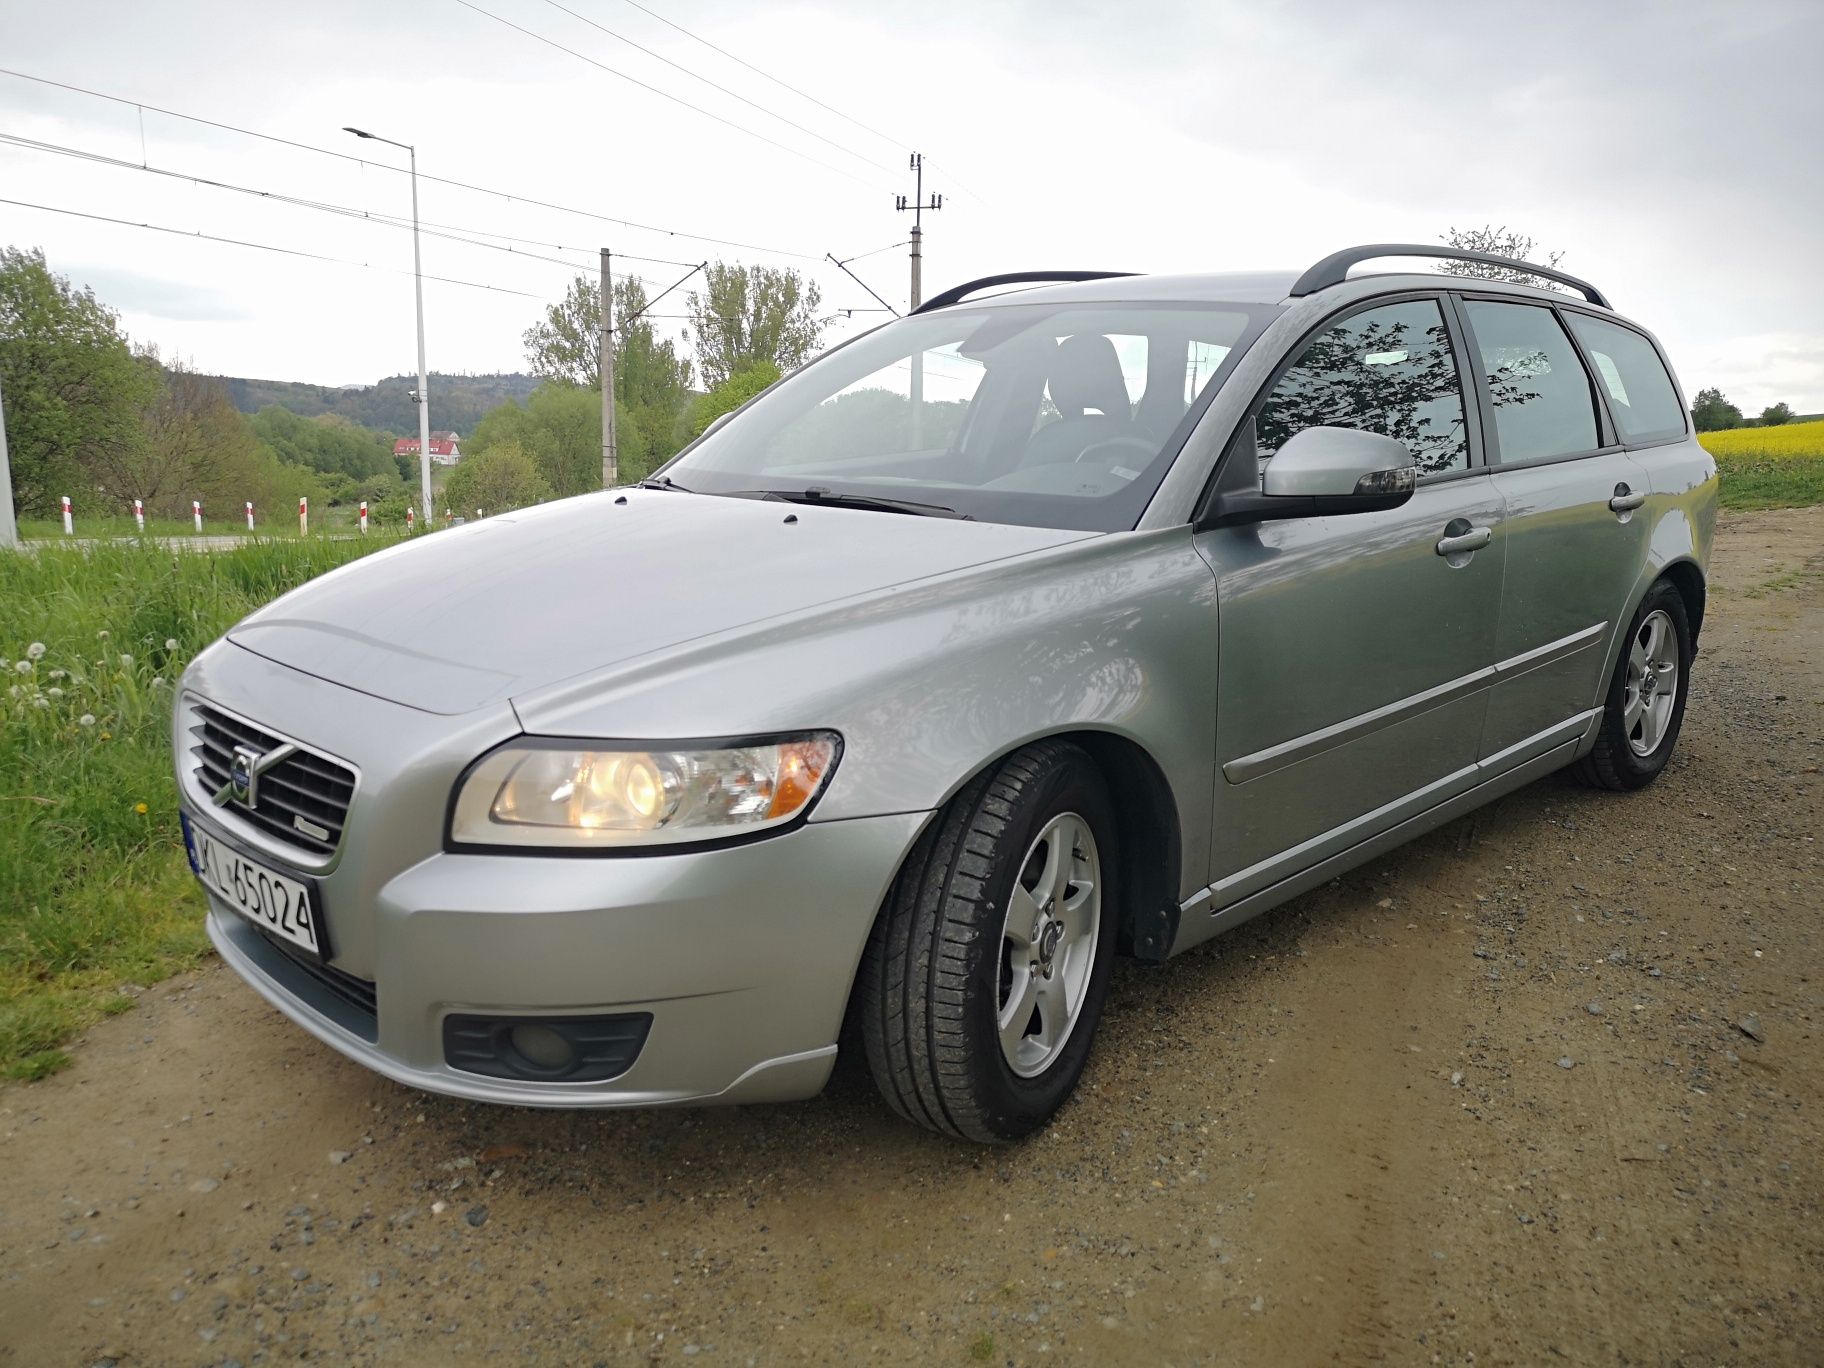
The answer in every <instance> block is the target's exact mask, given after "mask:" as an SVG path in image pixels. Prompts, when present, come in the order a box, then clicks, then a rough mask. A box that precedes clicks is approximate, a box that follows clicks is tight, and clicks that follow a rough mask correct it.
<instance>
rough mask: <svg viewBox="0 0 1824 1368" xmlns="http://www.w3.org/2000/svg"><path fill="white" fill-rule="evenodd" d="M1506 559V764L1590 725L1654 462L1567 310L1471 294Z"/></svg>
mask: <svg viewBox="0 0 1824 1368" xmlns="http://www.w3.org/2000/svg"><path fill="white" fill-rule="evenodd" d="M1457 306H1458V310H1459V314H1460V317H1461V318H1462V321H1463V329H1464V333H1465V335H1466V337H1467V339H1468V344H1469V350H1470V354H1471V356H1472V358H1473V360H1474V363H1475V365H1474V369H1475V373H1476V389H1477V397H1478V402H1479V404H1480V406H1481V408H1482V413H1483V425H1484V431H1485V442H1486V450H1487V455H1488V462H1489V466H1490V468H1491V470H1492V471H1493V472H1494V476H1493V479H1494V486H1495V488H1496V490H1497V491H1499V493H1500V495H1501V498H1502V500H1503V501H1504V503H1505V505H1506V515H1505V516H1506V521H1505V524H1504V525H1505V527H1506V529H1507V568H1506V587H1505V589H1504V591H1503V594H1502V602H1501V615H1500V628H1499V631H1498V633H1497V636H1496V641H1495V662H1496V663H1495V669H1496V677H1495V680H1494V683H1493V685H1492V687H1491V688H1490V690H1489V698H1488V718H1487V724H1486V727H1485V729H1484V733H1483V737H1482V744H1481V747H1480V753H1481V758H1482V759H1484V760H1496V761H1498V762H1499V763H1500V764H1501V765H1502V766H1503V767H1505V765H1506V764H1508V763H1510V762H1514V763H1517V762H1518V761H1521V760H1524V759H1527V758H1529V757H1531V756H1534V755H1538V754H1541V753H1543V752H1544V751H1547V750H1550V749H1552V748H1553V747H1554V746H1557V745H1562V744H1563V743H1564V742H1565V741H1567V740H1570V739H1572V738H1574V737H1576V736H1577V735H1579V734H1580V733H1581V731H1582V730H1583V728H1584V726H1585V725H1587V723H1588V721H1589V711H1590V710H1591V709H1592V708H1595V707H1597V706H1599V705H1600V703H1601V701H1602V695H1603V692H1604V687H1605V685H1606V682H1607V681H1606V680H1605V679H1604V677H1603V676H1604V666H1605V662H1606V660H1607V657H1608V645H1609V641H1610V638H1611V635H1612V633H1613V632H1614V631H1615V630H1616V628H1617V624H1618V623H1619V622H1620V620H1621V619H1622V618H1624V617H1625V616H1626V615H1627V614H1628V613H1629V612H1630V611H1631V608H1632V604H1631V603H1630V602H1629V600H1630V596H1631V595H1632V592H1633V589H1634V585H1635V581H1636V579H1637V577H1638V575H1639V572H1640V567H1641V565H1642V564H1643V563H1644V562H1645V560H1646V552H1647V548H1646V538H1647V534H1648V530H1649V527H1650V520H1649V518H1648V517H1646V516H1644V515H1642V516H1636V514H1637V513H1639V511H1640V509H1641V506H1642V505H1643V504H1644V503H1645V502H1646V495H1647V493H1648V491H1649V483H1648V479H1647V475H1646V472H1645V471H1643V470H1642V469H1641V467H1640V466H1639V465H1638V464H1637V463H1636V462H1635V461H1634V459H1633V458H1632V457H1630V456H1629V455H1628V454H1627V452H1625V451H1623V450H1622V449H1621V447H1620V445H1619V444H1618V443H1617V442H1616V439H1615V434H1614V432H1613V430H1612V427H1611V424H1610V419H1609V416H1608V413H1607V412H1606V410H1605V409H1604V407H1603V405H1602V404H1601V403H1599V402H1598V399H1597V395H1596V390H1595V386H1594V384H1593V383H1592V378H1591V376H1590V374H1589V372H1588V371H1587V370H1586V368H1585V366H1584V363H1583V360H1582V357H1581V356H1580V355H1579V351H1578V348H1577V346H1576V344H1575V342H1574V341H1573V339H1572V337H1571V335H1570V333H1569V332H1568V330H1567V329H1566V327H1565V322H1564V319H1563V317H1562V316H1561V314H1560V313H1559V311H1558V310H1556V309H1555V308H1553V307H1552V306H1550V305H1547V304H1535V303H1530V302H1521V301H1518V300H1515V299H1512V298H1497V297H1477V296H1472V295H1465V296H1462V297H1460V298H1459V299H1458V301H1457Z"/></svg>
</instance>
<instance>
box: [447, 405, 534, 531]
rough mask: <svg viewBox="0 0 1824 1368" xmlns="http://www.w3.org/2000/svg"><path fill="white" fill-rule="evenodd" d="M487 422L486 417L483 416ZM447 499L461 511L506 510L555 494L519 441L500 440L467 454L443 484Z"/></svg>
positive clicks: (494, 511) (449, 504)
mask: <svg viewBox="0 0 1824 1368" xmlns="http://www.w3.org/2000/svg"><path fill="white" fill-rule="evenodd" d="M483 421H484V422H485V421H486V419H483ZM443 497H444V502H445V503H446V504H447V505H448V506H449V507H451V508H453V509H454V510H456V512H458V513H462V514H464V515H467V514H468V513H469V511H470V510H472V509H477V508H479V509H481V510H483V511H484V512H487V513H503V512H505V511H506V510H507V509H509V508H524V507H525V506H526V505H527V504H535V503H541V502H543V501H544V500H546V499H548V498H550V497H551V486H550V485H549V484H547V483H546V481H545V477H544V475H543V473H542V472H541V471H540V470H539V465H538V462H537V461H535V460H534V459H533V458H532V456H531V455H530V454H529V453H528V452H527V451H526V449H525V448H524V447H522V446H521V445H520V444H519V443H518V442H515V441H501V442H496V443H494V444H493V445H492V446H490V447H489V448H488V449H487V450H486V451H483V452H480V453H478V454H475V455H469V456H464V457H463V458H462V461H461V463H460V464H459V465H458V466H457V467H456V469H455V470H453V471H451V472H450V478H449V483H447V484H446V485H444V487H443Z"/></svg>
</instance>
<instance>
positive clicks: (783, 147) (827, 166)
mask: <svg viewBox="0 0 1824 1368" xmlns="http://www.w3.org/2000/svg"><path fill="white" fill-rule="evenodd" d="M456 3H457V4H459V5H461V6H462V7H463V8H464V9H468V10H474V11H475V13H477V14H479V15H482V16H484V17H486V18H488V19H492V20H493V21H494V22H495V23H497V24H505V25H506V26H507V27H508V28H510V29H513V30H514V31H515V32H518V33H523V34H525V35H526V37H528V38H535V39H537V40H538V41H539V42H541V43H543V44H545V45H546V46H547V47H554V48H556V49H557V50H558V51H559V52H567V53H569V54H570V56H572V57H574V58H576V59H577V60H578V61H582V62H587V63H589V65H590V66H592V67H596V68H598V69H599V70H602V71H605V72H607V73H608V74H609V75H610V76H618V77H620V78H621V79H622V80H623V81H628V82H631V83H632V84H634V85H636V86H638V87H639V88H640V89H641V90H645V91H650V92H651V93H652V94H654V95H657V96H658V97H659V98H660V99H664V100H670V101H671V102H672V103H673V104H677V105H682V106H684V108H686V109H688V110H691V111H693V112H695V113H698V114H701V115H702V116H703V117H704V118H706V119H714V120H715V121H716V122H717V123H719V124H721V125H723V126H724V127H726V128H732V129H734V130H735V131H736V132H737V133H741V134H744V135H745V136H747V137H750V138H757V139H759V140H760V141H761V142H763V143H766V144H767V145H768V146H771V147H776V148H778V149H779V150H780V151H781V152H789V153H790V154H791V155H792V156H794V157H801V158H803V159H804V160H805V161H808V162H811V163H812V164H813V165H816V166H821V167H822V168H823V169H824V170H825V171H834V172H835V173H836V174H837V175H839V176H844V177H847V178H848V179H849V180H852V181H854V182H855V183H856V184H858V185H866V184H867V182H866V181H864V180H862V178H861V177H860V176H857V175H856V174H855V173H854V172H852V171H847V170H844V169H843V168H842V167H840V166H835V165H832V164H831V163H830V162H826V161H824V160H823V158H821V157H813V156H812V155H811V154H810V153H809V152H804V151H800V150H799V149H798V148H796V147H792V146H790V145H789V144H787V143H782V142H780V141H779V140H778V139H777V138H769V137H767V136H766V134H764V133H759V132H756V131H755V130H753V129H751V128H749V127H747V126H746V125H745V124H740V123H736V122H735V121H734V120H733V119H726V118H723V117H722V115H720V114H716V113H712V112H711V111H710V110H707V109H705V108H703V106H702V105H697V104H692V103H691V102H690V101H689V100H686V99H685V98H684V97H683V96H681V95H673V94H672V93H671V92H670V91H668V90H661V89H659V87H657V86H655V85H649V84H648V83H647V82H645V81H642V80H640V78H639V77H637V76H629V75H628V74H627V73H626V72H624V71H617V70H616V69H615V68H614V67H611V66H609V65H608V64H607V63H606V62H598V61H597V60H596V59H595V58H593V57H591V56H589V55H588V54H587V53H582V52H578V51H577V50H576V49H575V48H573V47H566V46H565V45H564V44H562V43H560V42H558V41H557V39H555V38H547V37H545V35H544V34H542V33H534V32H533V31H532V30H531V29H529V28H526V27H525V26H524V25H522V24H516V23H514V22H513V21H512V20H511V19H506V18H502V17H501V16H500V15H498V14H494V13H492V12H491V11H489V10H485V9H483V8H482V7H481V6H480V5H477V4H475V3H473V0H456Z"/></svg>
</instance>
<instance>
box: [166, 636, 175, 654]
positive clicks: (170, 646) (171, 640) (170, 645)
mask: <svg viewBox="0 0 1824 1368" xmlns="http://www.w3.org/2000/svg"><path fill="white" fill-rule="evenodd" d="M165 649H166V650H167V651H175V650H176V649H177V638H176V637H166V638H165Z"/></svg>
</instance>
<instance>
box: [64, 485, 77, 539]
mask: <svg viewBox="0 0 1824 1368" xmlns="http://www.w3.org/2000/svg"><path fill="white" fill-rule="evenodd" d="M63 535H64V536H66V537H73V536H75V535H76V524H75V522H74V521H73V520H72V519H71V517H70V496H69V495H68V494H65V495H64V496H63Z"/></svg>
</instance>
